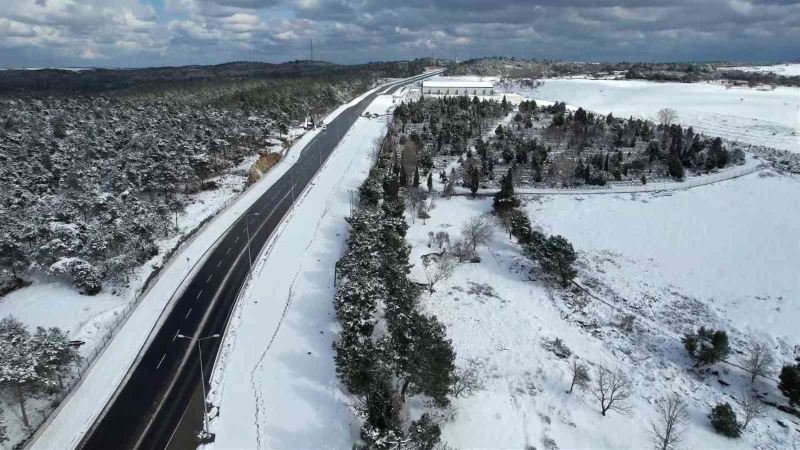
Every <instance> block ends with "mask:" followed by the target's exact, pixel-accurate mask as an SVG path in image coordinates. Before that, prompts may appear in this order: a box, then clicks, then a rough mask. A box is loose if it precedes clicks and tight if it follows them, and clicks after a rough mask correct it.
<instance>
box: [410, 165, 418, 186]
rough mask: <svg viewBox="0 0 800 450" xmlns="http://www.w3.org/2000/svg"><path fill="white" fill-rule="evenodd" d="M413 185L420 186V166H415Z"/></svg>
mask: <svg viewBox="0 0 800 450" xmlns="http://www.w3.org/2000/svg"><path fill="white" fill-rule="evenodd" d="M412 186H414V187H415V188H418V187H419V167H415V168H414V180H413V181H412Z"/></svg>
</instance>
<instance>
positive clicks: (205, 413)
mask: <svg viewBox="0 0 800 450" xmlns="http://www.w3.org/2000/svg"><path fill="white" fill-rule="evenodd" d="M178 337H179V338H181V339H188V340H190V341H191V342H192V343H194V342H197V355H198V357H199V358H200V384H201V387H202V388H203V433H205V434H206V435H207V434H208V403H207V401H206V377H205V375H204V374H203V350H202V349H201V348H200V343H201V342H202V341H205V340H206V339H216V338H218V337H219V334H212V335H211V336H206V337H204V338H194V337H191V336H184V335H182V334H179V335H178Z"/></svg>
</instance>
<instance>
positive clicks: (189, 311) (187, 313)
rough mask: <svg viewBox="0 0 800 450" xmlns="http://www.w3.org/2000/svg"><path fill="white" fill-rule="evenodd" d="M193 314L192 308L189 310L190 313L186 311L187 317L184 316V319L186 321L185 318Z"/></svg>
mask: <svg viewBox="0 0 800 450" xmlns="http://www.w3.org/2000/svg"><path fill="white" fill-rule="evenodd" d="M191 313H192V308H189V311H186V315H185V316H183V318H184V319H185V318H187V317H189V314H191Z"/></svg>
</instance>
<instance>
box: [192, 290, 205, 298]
mask: <svg viewBox="0 0 800 450" xmlns="http://www.w3.org/2000/svg"><path fill="white" fill-rule="evenodd" d="M202 293H203V290H202V289H200V292H198V293H197V297H195V298H194V299H195V300H197V299H198V298H200V294H202Z"/></svg>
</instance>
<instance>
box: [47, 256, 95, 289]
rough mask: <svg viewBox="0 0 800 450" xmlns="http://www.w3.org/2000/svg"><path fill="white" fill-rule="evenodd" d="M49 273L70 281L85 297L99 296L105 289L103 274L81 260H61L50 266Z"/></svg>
mask: <svg viewBox="0 0 800 450" xmlns="http://www.w3.org/2000/svg"><path fill="white" fill-rule="evenodd" d="M49 273H50V275H52V276H57V277H61V278H64V279H66V280H68V281H70V282H71V283H72V284H73V286H75V287H76V288H78V289H79V290H80V291H81V293H82V294H85V295H95V294H98V293H99V292H100V290H101V289H102V288H103V272H102V271H101V270H100V269H98V268H96V267H94V266H93V265H91V264H89V263H88V262H86V261H84V260H83V259H80V258H61V259H59V260H58V261H56V262H55V263H53V265H51V266H50V270H49Z"/></svg>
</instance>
